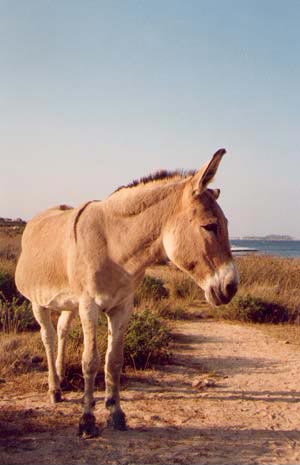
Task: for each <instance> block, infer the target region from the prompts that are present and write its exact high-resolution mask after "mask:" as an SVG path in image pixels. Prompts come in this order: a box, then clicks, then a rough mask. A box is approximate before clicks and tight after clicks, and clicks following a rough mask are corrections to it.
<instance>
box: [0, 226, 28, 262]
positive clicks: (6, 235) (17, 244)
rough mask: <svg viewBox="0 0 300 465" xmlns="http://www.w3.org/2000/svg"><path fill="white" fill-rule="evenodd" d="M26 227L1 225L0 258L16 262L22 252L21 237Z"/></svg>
mask: <svg viewBox="0 0 300 465" xmlns="http://www.w3.org/2000/svg"><path fill="white" fill-rule="evenodd" d="M23 230H24V227H23V226H22V227H16V229H14V228H12V227H3V226H1V227H0V260H1V259H4V260H9V261H13V262H16V261H17V259H18V256H19V254H20V252H21V237H22V233H23Z"/></svg>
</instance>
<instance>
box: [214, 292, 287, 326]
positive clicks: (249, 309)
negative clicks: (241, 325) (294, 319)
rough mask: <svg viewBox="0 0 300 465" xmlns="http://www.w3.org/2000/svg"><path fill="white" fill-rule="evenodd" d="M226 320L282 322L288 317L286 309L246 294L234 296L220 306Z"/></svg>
mask: <svg viewBox="0 0 300 465" xmlns="http://www.w3.org/2000/svg"><path fill="white" fill-rule="evenodd" d="M220 311H221V316H222V317H223V318H225V319H226V320H238V321H245V322H252V323H284V322H287V321H288V319H289V313H288V310H287V309H286V308H285V307H283V306H281V305H279V304H277V303H274V302H268V301H265V300H263V299H260V298H258V297H254V296H251V295H249V294H246V295H245V296H237V297H235V298H234V299H233V300H232V301H231V303H230V304H228V305H227V306H226V307H220Z"/></svg>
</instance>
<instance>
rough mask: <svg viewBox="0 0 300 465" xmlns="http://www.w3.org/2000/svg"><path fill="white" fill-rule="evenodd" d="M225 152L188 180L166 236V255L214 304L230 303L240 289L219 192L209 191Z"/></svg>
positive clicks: (214, 157)
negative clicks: (218, 199)
mask: <svg viewBox="0 0 300 465" xmlns="http://www.w3.org/2000/svg"><path fill="white" fill-rule="evenodd" d="M225 152H226V151H225V150H224V149H220V150H218V151H217V152H216V153H215V154H214V156H213V157H212V159H211V160H210V161H209V162H208V163H207V164H206V165H204V166H203V167H202V168H201V169H200V170H199V171H197V172H196V173H195V174H194V176H192V177H191V178H188V180H187V181H186V184H185V186H184V189H183V194H182V197H181V202H180V205H178V209H177V210H176V212H174V215H172V216H171V217H170V220H169V222H168V223H167V225H166V229H165V231H164V236H163V243H164V248H165V251H166V254H167V256H168V257H169V258H170V260H171V261H172V262H173V263H174V264H175V265H177V266H178V267H179V268H180V269H182V270H183V271H186V272H187V273H189V274H190V275H191V276H192V277H193V279H194V280H195V281H196V282H197V284H198V285H199V286H200V287H201V288H202V289H203V290H204V292H205V297H206V299H207V301H208V302H209V303H210V304H212V305H221V304H226V303H228V302H229V301H230V300H231V299H232V297H233V296H234V294H235V293H236V290H237V286H238V273H237V270H236V267H235V265H234V262H233V259H232V254H231V250H230V244H229V239H228V229H227V220H226V218H225V216H224V213H223V212H222V210H221V208H220V207H219V205H218V204H217V202H216V200H217V198H218V196H219V194H220V191H219V190H217V189H216V190H213V189H208V188H207V185H208V184H209V183H210V182H211V181H212V179H213V177H214V175H215V173H216V171H217V169H218V166H219V163H220V161H221V159H222V157H223V155H224V154H225Z"/></svg>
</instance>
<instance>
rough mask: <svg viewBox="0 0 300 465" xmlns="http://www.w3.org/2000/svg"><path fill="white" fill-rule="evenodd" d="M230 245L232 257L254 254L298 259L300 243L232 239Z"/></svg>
mask: <svg viewBox="0 0 300 465" xmlns="http://www.w3.org/2000/svg"><path fill="white" fill-rule="evenodd" d="M230 243H231V246H232V249H233V252H234V255H244V254H249V253H255V254H259V255H261V254H263V255H277V256H280V257H295V258H296V257H300V241H260V240H257V241H255V240H250V241H249V240H242V239H232V240H231V241H230ZM235 249H243V251H242V252H238V251H236V252H235ZM245 249H246V250H245ZM248 249H249V250H248Z"/></svg>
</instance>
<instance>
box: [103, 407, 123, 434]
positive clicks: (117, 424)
mask: <svg viewBox="0 0 300 465" xmlns="http://www.w3.org/2000/svg"><path fill="white" fill-rule="evenodd" d="M107 424H108V426H112V427H113V429H117V430H119V431H126V430H127V426H126V417H125V414H124V412H122V410H117V411H116V412H114V413H111V414H110V415H109V417H108V420H107Z"/></svg>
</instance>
